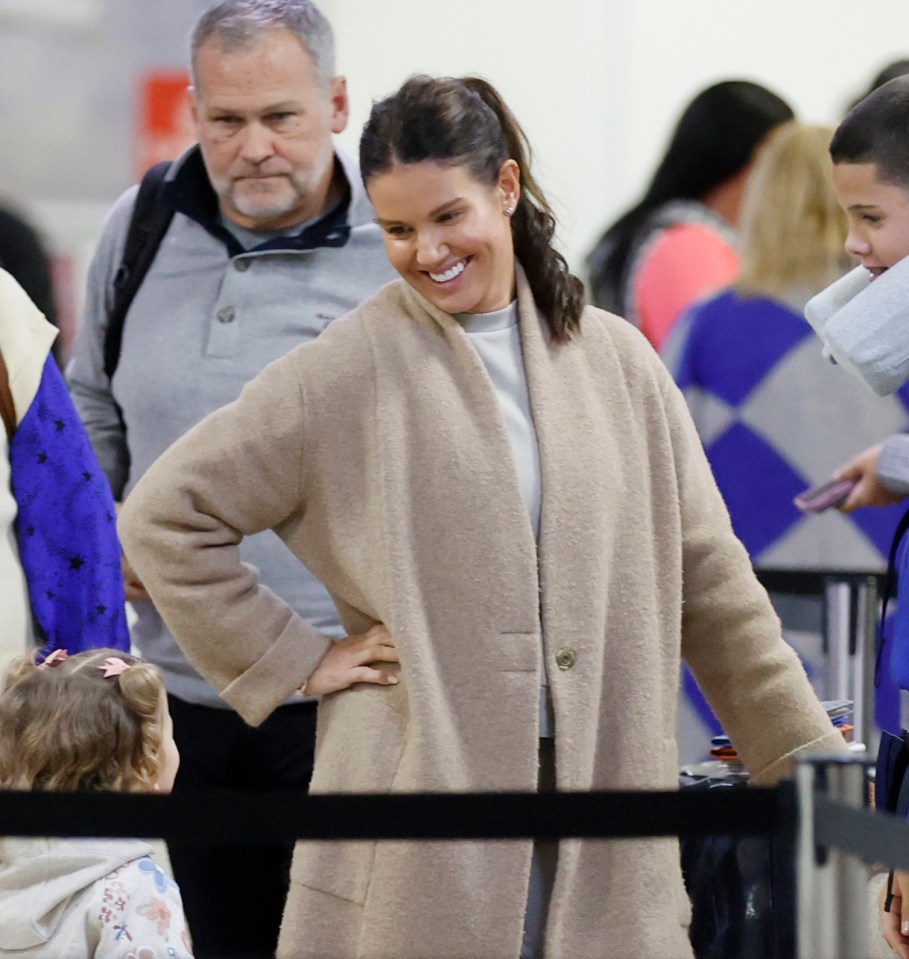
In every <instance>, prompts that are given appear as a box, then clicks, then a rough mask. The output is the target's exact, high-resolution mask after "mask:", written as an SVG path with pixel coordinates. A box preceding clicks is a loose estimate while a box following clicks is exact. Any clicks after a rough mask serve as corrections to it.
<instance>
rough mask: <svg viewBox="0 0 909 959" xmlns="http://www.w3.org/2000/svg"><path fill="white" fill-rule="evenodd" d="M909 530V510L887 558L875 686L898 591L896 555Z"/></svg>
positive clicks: (895, 534) (875, 663) (881, 664)
mask: <svg viewBox="0 0 909 959" xmlns="http://www.w3.org/2000/svg"><path fill="white" fill-rule="evenodd" d="M907 529H909V510H906V512H905V513H904V514H903V516H902V518H901V519H900V521H899V524H898V525H897V527H896V530H895V531H894V533H893V542H892V543H891V544H890V555H889V557H888V558H887V575H886V576H885V577H884V586H883V590H882V594H883V595H882V600H883V601H882V605H881V619H880V623H879V624H878V630H877V651H876V653H875V657H874V685H875V686H880V684H881V669H882V668H883V662H884V624H885V622H886V620H887V605H888V603H889V602H890V600H891V598H892V597H893V595H894V591H895V590H896V583H897V579H898V578H899V571H898V570H897V568H896V554H897V552H898V551H899V548H900V542H901V541H902V539H903V537H904V536H905V535H906V530H907Z"/></svg>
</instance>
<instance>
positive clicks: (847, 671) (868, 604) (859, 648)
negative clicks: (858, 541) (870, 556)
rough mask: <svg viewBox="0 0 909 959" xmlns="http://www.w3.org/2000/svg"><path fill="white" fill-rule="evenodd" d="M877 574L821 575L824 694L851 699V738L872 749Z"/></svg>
mask: <svg viewBox="0 0 909 959" xmlns="http://www.w3.org/2000/svg"><path fill="white" fill-rule="evenodd" d="M877 615H878V585H877V577H876V576H874V575H870V574H863V573H839V574H834V573H828V574H825V575H824V632H825V641H826V652H827V656H828V663H829V670H830V672H829V678H828V694H827V695H828V698H829V699H851V700H852V702H853V724H854V726H855V731H854V734H853V735H854V738H855V741H856V742H860V743H865V745H866V746H867V747H868V752H869V753H870V754H871V755H874V754H875V753H876V752H877V747H878V740H879V736H878V733H877V729H876V727H875V723H874V636H875V627H876V623H877Z"/></svg>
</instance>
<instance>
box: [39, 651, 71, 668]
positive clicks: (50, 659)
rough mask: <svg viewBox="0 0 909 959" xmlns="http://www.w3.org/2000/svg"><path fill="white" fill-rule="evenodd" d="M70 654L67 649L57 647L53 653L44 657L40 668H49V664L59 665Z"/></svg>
mask: <svg viewBox="0 0 909 959" xmlns="http://www.w3.org/2000/svg"><path fill="white" fill-rule="evenodd" d="M68 656H69V653H68V652H67V651H66V650H65V649H55V650H54V651H53V652H52V653H50V654H49V655H47V656H45V657H44V661H43V662H41V663H39V664H38V669H47V668H48V667H49V666H51V667H53V666H59V665H60V663H62V662H63V660H64V659H66V658H67V657H68Z"/></svg>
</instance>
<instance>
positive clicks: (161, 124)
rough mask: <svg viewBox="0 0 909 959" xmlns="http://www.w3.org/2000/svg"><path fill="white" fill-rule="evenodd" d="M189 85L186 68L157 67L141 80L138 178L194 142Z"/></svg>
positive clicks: (137, 146)
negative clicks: (166, 68) (157, 68)
mask: <svg viewBox="0 0 909 959" xmlns="http://www.w3.org/2000/svg"><path fill="white" fill-rule="evenodd" d="M189 85H190V79H189V74H188V73H187V72H186V71H185V70H155V71H152V72H151V73H148V74H146V75H145V77H143V78H142V80H141V81H140V87H139V109H138V110H137V117H138V130H137V131H136V132H137V135H136V138H135V141H134V150H133V153H134V160H135V172H136V179H137V180H139V179H141V177H142V174H143V173H145V171H146V170H147V169H148V168H149V167H150V166H153V165H154V164H155V163H158V162H159V161H161V160H173V159H174V158H175V157H178V156H179V155H180V154H181V153H182V152H183V151H184V150H185V149H186V148H187V147H188V146H189V145H190V144H191V143H193V142H194V141H195V138H196V134H195V130H194V129H193V123H192V114H191V113H190V109H189V92H188V87H189Z"/></svg>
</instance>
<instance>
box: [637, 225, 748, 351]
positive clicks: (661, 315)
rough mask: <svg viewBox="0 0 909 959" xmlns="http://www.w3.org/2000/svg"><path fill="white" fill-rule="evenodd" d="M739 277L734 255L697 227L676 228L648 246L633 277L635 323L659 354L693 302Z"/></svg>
mask: <svg viewBox="0 0 909 959" xmlns="http://www.w3.org/2000/svg"><path fill="white" fill-rule="evenodd" d="M738 273H739V257H738V254H737V253H736V251H735V250H734V249H733V248H732V246H731V245H730V244H729V243H728V241H727V240H726V239H725V238H724V237H723V236H721V235H720V234H719V233H718V232H717V231H716V230H714V229H711V227H710V226H708V225H706V224H703V223H680V224H677V225H674V226H670V227H667V228H666V229H665V230H661V231H660V232H659V233H658V234H657V236H656V237H655V238H654V239H653V240H652V241H651V242H650V243H648V246H647V249H646V251H645V253H644V258H643V260H642V262H641V265H640V268H639V269H638V270H637V272H636V276H635V278H634V289H633V291H632V296H633V298H634V303H635V304H636V307H637V309H636V313H637V319H638V324H639V325H640V328H641V330H642V332H643V333H644V335H645V336H646V337H647V339H648V340H650V342H651V343H652V344H653V345H654V347H656V349H659V348H660V346H661V345H662V343H663V341H664V340H665V339H666V336H667V334H668V333H669V331H670V329H672V325H673V324H674V323H675V321H676V320H677V319H678V318H679V316H680V315H681V314H682V313H683V312H684V311H685V310H686V309H687V308H688V307H689V306H691V305H692V304H693V303H694V302H696V301H697V300H700V299H701V298H702V297H704V296H706V295H707V294H709V293H713V292H714V291H716V290H718V289H720V288H722V287H724V286H728V285H729V284H730V283H732V282H733V281H734V280H735V279H736V277H737V276H738Z"/></svg>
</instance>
